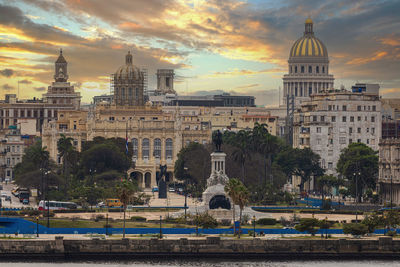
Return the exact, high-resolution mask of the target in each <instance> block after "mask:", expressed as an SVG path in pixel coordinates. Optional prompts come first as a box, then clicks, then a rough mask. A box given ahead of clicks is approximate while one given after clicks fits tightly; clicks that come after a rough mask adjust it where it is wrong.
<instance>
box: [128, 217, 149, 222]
mask: <svg viewBox="0 0 400 267" xmlns="http://www.w3.org/2000/svg"><path fill="white" fill-rule="evenodd" d="M146 220H147V219H146V218H145V217H141V216H132V217H131V221H134V222H145V221H146Z"/></svg>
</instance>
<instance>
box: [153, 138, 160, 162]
mask: <svg viewBox="0 0 400 267" xmlns="http://www.w3.org/2000/svg"><path fill="white" fill-rule="evenodd" d="M154 157H155V158H161V139H159V138H156V139H154Z"/></svg>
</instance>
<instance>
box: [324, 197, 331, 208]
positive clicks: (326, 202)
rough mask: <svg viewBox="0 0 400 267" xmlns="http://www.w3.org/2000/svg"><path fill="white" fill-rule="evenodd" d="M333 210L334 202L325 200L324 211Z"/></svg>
mask: <svg viewBox="0 0 400 267" xmlns="http://www.w3.org/2000/svg"><path fill="white" fill-rule="evenodd" d="M331 208H332V201H331V200H330V199H325V200H324V201H322V209H323V210H330V209H331Z"/></svg>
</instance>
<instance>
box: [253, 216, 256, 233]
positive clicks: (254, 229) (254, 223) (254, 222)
mask: <svg viewBox="0 0 400 267" xmlns="http://www.w3.org/2000/svg"><path fill="white" fill-rule="evenodd" d="M253 238H256V216H255V215H253Z"/></svg>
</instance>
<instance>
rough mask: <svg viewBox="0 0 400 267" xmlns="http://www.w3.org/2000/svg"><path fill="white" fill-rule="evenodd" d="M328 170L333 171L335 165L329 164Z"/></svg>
mask: <svg viewBox="0 0 400 267" xmlns="http://www.w3.org/2000/svg"><path fill="white" fill-rule="evenodd" d="M328 169H329V170H332V169H333V163H332V162H328Z"/></svg>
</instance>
